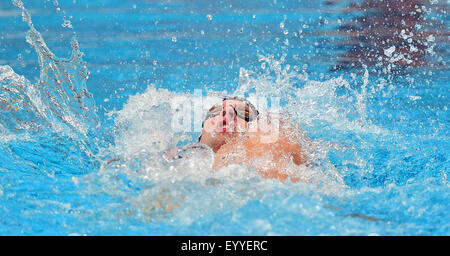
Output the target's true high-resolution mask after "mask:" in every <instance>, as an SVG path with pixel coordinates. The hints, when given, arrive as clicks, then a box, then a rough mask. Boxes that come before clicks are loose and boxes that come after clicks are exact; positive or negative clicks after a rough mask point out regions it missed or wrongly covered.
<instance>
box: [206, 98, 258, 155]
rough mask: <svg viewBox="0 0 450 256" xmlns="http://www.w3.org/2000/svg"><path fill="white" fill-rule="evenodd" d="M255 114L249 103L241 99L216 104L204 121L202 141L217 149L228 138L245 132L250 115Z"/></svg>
mask: <svg viewBox="0 0 450 256" xmlns="http://www.w3.org/2000/svg"><path fill="white" fill-rule="evenodd" d="M254 114H255V113H252V109H250V107H249V106H248V105H247V104H245V103H244V102H242V101H239V100H224V101H222V102H221V103H219V104H216V105H214V106H213V107H211V108H210V110H209V111H208V115H207V119H206V120H205V122H204V123H203V131H202V138H201V142H203V143H205V144H207V145H209V146H211V148H212V149H213V150H214V151H216V150H217V149H218V148H220V146H222V145H223V144H225V143H226V141H227V140H229V139H231V138H233V137H235V136H237V135H239V134H242V133H243V132H245V131H246V130H247V127H248V121H249V120H248V117H249V116H251V117H252V116H253V115H254Z"/></svg>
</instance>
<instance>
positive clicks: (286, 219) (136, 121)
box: [0, 0, 450, 236]
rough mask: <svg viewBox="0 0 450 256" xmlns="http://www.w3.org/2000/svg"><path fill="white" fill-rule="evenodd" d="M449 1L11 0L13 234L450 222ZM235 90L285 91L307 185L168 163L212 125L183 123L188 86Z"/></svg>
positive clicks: (377, 228)
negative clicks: (304, 153) (300, 135)
mask: <svg viewBox="0 0 450 256" xmlns="http://www.w3.org/2000/svg"><path fill="white" fill-rule="evenodd" d="M448 12H449V3H448V1H446V0H441V1H439V0H430V1H421V0H404V1H402V2H400V1H395V0H392V1H391V0H384V1H372V0H359V1H356V0H355V1H350V0H347V1H345V0H342V1H341V0H339V1H338V0H328V1H306V0H298V1H294V0H270V1H260V0H247V1H234V0H230V1H211V0H198V1H188V0H165V1H149V0H120V1H119V0H101V1H100V0H90V1H83V0H64V1H63V0H58V1H56V0H39V1H31V0H7V1H1V2H0V235H402V236H403V235H445V236H446V235H450V198H449V195H450V193H449V192H450V187H449V185H448V181H447V179H448V176H449V175H450V162H449V157H450V137H449V136H450V134H449V131H450V127H449V125H450V115H449V111H448V108H449V107H450V106H449V102H450V99H449V97H450V83H449V74H450V70H449V68H448V60H449V56H450V55H449V48H450V33H449V29H448V28H449V21H450V19H449V15H448ZM223 94H242V95H246V96H249V97H257V98H259V99H261V98H267V99H269V98H271V99H274V98H276V99H278V100H279V104H280V108H279V109H281V110H282V111H283V113H287V114H289V115H290V116H291V118H292V120H293V122H294V123H295V125H296V126H298V127H301V128H302V129H303V130H304V131H305V133H306V134H307V136H308V137H309V138H310V142H311V145H312V147H313V151H312V152H313V153H312V154H313V157H314V165H311V166H308V167H306V166H300V167H298V168H297V169H295V171H296V172H298V173H300V174H301V175H302V177H303V178H304V181H302V182H298V183H292V182H289V181H287V182H281V181H279V180H275V179H263V178H262V177H261V176H260V175H259V174H258V173H257V172H255V171H254V170H253V169H251V168H249V167H246V166H243V165H232V166H228V167H225V168H222V169H220V170H219V171H213V170H212V168H211V157H212V156H211V155H208V156H207V157H206V158H205V157H202V156H197V155H194V156H193V157H192V158H191V159H188V160H185V161H181V160H179V161H172V162H167V161H165V159H164V158H163V156H162V155H161V153H160V152H161V151H162V150H165V149H167V148H170V147H176V146H183V145H186V144H189V143H191V142H196V141H197V137H198V135H199V127H200V126H201V120H200V122H198V120H192V122H191V123H189V124H188V126H189V127H190V128H192V129H190V130H174V129H173V125H174V119H173V117H174V115H176V114H177V110H176V109H175V108H173V103H174V99H185V100H187V102H188V103H192V104H194V103H195V102H196V100H198V99H199V98H205V97H208V96H214V95H223ZM202 111H203V112H202ZM202 111H199V113H202V115H203V114H204V110H202Z"/></svg>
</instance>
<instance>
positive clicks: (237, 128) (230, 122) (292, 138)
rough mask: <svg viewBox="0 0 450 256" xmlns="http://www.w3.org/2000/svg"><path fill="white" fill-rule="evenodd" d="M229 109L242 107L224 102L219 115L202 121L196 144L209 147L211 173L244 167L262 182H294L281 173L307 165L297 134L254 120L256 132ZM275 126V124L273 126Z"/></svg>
mask: <svg viewBox="0 0 450 256" xmlns="http://www.w3.org/2000/svg"><path fill="white" fill-rule="evenodd" d="M228 105H232V106H233V107H243V105H245V104H243V103H242V102H240V101H234V100H226V101H224V102H223V112H222V114H221V115H218V116H216V117H213V118H211V119H210V120H206V121H205V124H204V129H203V131H202V139H201V141H200V142H202V143H205V144H207V145H209V146H210V147H211V148H212V149H213V151H214V152H215V160H214V164H213V169H214V170H219V169H220V168H222V167H225V166H228V165H231V164H244V165H247V166H249V167H252V168H253V169H255V170H256V171H257V172H258V173H260V174H261V176H263V177H264V178H272V179H279V180H281V181H283V182H284V181H286V179H287V178H290V180H291V181H292V182H297V181H299V179H298V178H295V177H289V174H287V173H286V172H285V170H286V168H287V167H288V166H289V165H291V164H295V165H301V164H305V163H306V162H307V157H306V155H305V154H304V152H303V150H302V147H301V146H300V145H299V144H298V141H299V140H298V139H299V136H300V135H299V133H298V132H295V131H294V129H292V128H287V127H286V126H285V125H283V123H281V122H280V123H279V124H280V125H275V124H274V123H273V122H270V121H268V120H261V119H259V120H257V121H256V120H255V121H253V122H254V123H253V124H256V128H252V126H250V125H249V123H248V122H246V121H245V120H243V119H240V118H239V117H237V116H236V114H235V113H234V110H233V109H232V108H231V107H228ZM277 124H278V123H277Z"/></svg>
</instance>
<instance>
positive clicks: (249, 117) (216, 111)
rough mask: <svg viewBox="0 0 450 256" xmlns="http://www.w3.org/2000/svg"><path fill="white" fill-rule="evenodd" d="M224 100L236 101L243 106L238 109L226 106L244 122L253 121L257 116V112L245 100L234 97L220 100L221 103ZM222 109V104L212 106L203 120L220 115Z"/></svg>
mask: <svg viewBox="0 0 450 256" xmlns="http://www.w3.org/2000/svg"><path fill="white" fill-rule="evenodd" d="M226 100H237V101H240V102H242V103H244V104H245V106H238V107H234V106H232V105H227V106H230V107H232V108H233V110H234V113H235V114H236V116H237V117H239V118H241V119H243V120H245V121H246V122H250V121H253V120H255V119H256V118H257V117H258V115H259V112H258V110H256V109H255V107H254V106H253V105H252V104H251V103H250V102H249V101H248V100H246V99H243V98H240V97H236V96H233V97H224V98H222V102H223V101H226ZM223 107H224V106H223V104H220V103H219V104H216V105H214V106H212V107H211V108H210V109H209V111H208V113H207V114H206V117H205V120H208V119H210V118H212V117H215V116H218V115H220V114H221V113H222V111H223Z"/></svg>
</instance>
